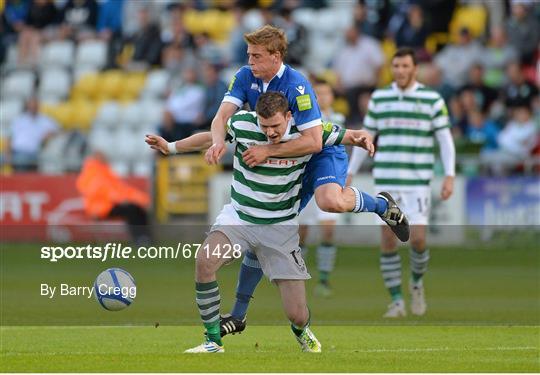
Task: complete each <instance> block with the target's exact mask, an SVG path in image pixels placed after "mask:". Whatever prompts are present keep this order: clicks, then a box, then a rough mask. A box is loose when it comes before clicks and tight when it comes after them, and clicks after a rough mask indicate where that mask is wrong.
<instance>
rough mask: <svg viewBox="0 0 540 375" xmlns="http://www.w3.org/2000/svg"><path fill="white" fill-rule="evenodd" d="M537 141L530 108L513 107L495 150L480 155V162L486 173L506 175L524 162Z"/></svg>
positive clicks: (523, 106)
mask: <svg viewBox="0 0 540 375" xmlns="http://www.w3.org/2000/svg"><path fill="white" fill-rule="evenodd" d="M537 140H538V132H537V130H536V126H535V123H534V121H533V118H532V113H531V108H530V107H528V106H526V105H519V106H516V107H513V108H512V110H511V118H510V121H509V122H508V124H506V126H505V127H504V129H503V130H502V131H501V132H500V133H499V136H498V137H497V146H498V147H497V149H496V150H494V151H492V152H485V153H483V154H481V155H480V160H481V162H482V164H483V165H484V166H485V168H486V169H487V171H488V172H491V173H492V174H494V175H496V176H502V175H506V174H508V173H510V172H512V170H514V169H515V168H516V167H519V166H520V165H521V164H523V162H525V160H526V159H527V158H528V157H529V156H530V154H531V151H532V150H533V148H534V147H535V145H536V142H537Z"/></svg>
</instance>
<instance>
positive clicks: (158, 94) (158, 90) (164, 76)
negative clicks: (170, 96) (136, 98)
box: [141, 69, 171, 98]
mask: <svg viewBox="0 0 540 375" xmlns="http://www.w3.org/2000/svg"><path fill="white" fill-rule="evenodd" d="M170 79H171V77H170V75H169V72H167V71H166V70H164V69H161V70H153V71H151V72H150V73H149V74H148V76H147V77H146V82H145V84H144V88H143V91H142V95H141V96H142V97H143V98H163V97H164V96H165V95H166V93H167V90H168V88H169V81H170Z"/></svg>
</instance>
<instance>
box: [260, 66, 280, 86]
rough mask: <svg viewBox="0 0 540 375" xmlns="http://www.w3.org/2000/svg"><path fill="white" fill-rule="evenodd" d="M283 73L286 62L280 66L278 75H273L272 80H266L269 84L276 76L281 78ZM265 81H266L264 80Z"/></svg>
mask: <svg viewBox="0 0 540 375" xmlns="http://www.w3.org/2000/svg"><path fill="white" fill-rule="evenodd" d="M283 73H285V64H283V63H281V66H280V67H279V70H278V71H277V73H276V75H275V76H273V77H272V78H271V79H270V81H268V82H266V83H268V84H270V82H272V81H273V80H274V78H276V77H278V78H279V79H281V77H283ZM263 83H265V82H264V81H263Z"/></svg>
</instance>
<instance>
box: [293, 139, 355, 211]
mask: <svg viewBox="0 0 540 375" xmlns="http://www.w3.org/2000/svg"><path fill="white" fill-rule="evenodd" d="M348 166H349V158H348V157H347V152H345V146H343V145H339V146H329V147H324V148H323V149H322V151H321V152H319V153H318V154H315V155H313V157H312V158H311V159H310V160H309V162H308V164H307V166H306V171H305V172H304V178H303V180H302V190H301V192H300V211H302V209H303V208H304V207H306V205H307V204H308V202H309V200H310V199H311V197H313V194H315V189H317V188H318V187H319V186H321V185H324V184H329V183H336V184H339V185H340V186H345V181H346V180H347V167H348Z"/></svg>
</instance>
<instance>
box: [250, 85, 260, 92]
mask: <svg viewBox="0 0 540 375" xmlns="http://www.w3.org/2000/svg"><path fill="white" fill-rule="evenodd" d="M251 89H252V90H257V91H259V84H258V83H252V84H251Z"/></svg>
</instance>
